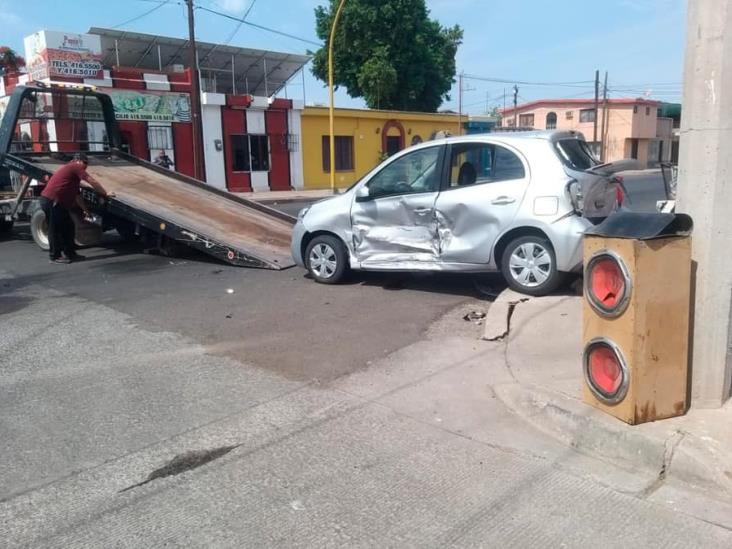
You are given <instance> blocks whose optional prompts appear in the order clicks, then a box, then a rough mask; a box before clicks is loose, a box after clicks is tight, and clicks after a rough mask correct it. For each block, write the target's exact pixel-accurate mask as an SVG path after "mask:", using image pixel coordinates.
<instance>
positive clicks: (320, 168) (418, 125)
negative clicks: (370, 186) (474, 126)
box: [302, 107, 467, 189]
mask: <svg viewBox="0 0 732 549" xmlns="http://www.w3.org/2000/svg"><path fill="white" fill-rule="evenodd" d="M463 118H464V119H465V118H467V117H463ZM334 129H335V132H334V133H335V136H336V138H335V165H336V187H339V188H343V187H348V186H350V185H351V184H353V183H355V182H356V181H357V180H358V179H359V178H361V177H363V176H364V175H365V174H366V173H368V172H369V171H370V170H371V169H373V168H374V167H375V166H376V165H378V164H379V163H380V162H381V161H382V160H383V159H384V158H386V157H387V156H390V155H392V154H394V153H395V152H397V151H400V150H401V149H403V148H405V147H408V146H410V145H414V144H417V143H421V142H422V141H428V140H430V139H433V138H434V137H435V135H437V134H438V133H439V132H444V133H448V134H452V135H456V134H457V133H458V130H459V117H458V115H456V114H439V113H423V112H399V111H380V110H367V109H335V127H334ZM328 135H329V130H328V108H327V107H305V110H304V111H303V113H302V155H303V172H304V183H305V188H306V189H325V188H329V187H330V154H329V141H328Z"/></svg>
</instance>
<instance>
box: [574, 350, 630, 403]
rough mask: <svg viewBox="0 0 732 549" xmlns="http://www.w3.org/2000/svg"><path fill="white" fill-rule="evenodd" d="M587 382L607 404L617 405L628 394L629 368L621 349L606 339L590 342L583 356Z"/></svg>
mask: <svg viewBox="0 0 732 549" xmlns="http://www.w3.org/2000/svg"><path fill="white" fill-rule="evenodd" d="M583 363H584V374H585V381H586V382H587V385H588V386H589V387H590V390H591V391H592V392H593V393H594V394H595V396H597V398H598V399H600V400H601V401H602V402H604V403H605V404H617V403H618V402H620V401H621V400H623V399H624V398H625V395H626V393H627V392H628V382H629V379H628V366H627V364H626V362H625V358H624V357H623V355H622V353H621V352H620V349H619V348H618V346H617V345H615V344H614V343H613V342H612V341H610V340H609V339H606V338H597V339H594V340H592V341H590V342H589V343H588V345H587V347H585V352H584V356H583Z"/></svg>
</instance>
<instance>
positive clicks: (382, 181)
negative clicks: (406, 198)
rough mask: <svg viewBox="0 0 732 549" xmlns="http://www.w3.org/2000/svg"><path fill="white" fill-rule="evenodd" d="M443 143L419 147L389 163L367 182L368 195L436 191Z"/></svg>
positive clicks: (377, 195) (378, 195)
mask: <svg viewBox="0 0 732 549" xmlns="http://www.w3.org/2000/svg"><path fill="white" fill-rule="evenodd" d="M440 150H441V146H436V147H429V148H425V149H419V150H416V151H413V152H410V153H408V154H405V155H404V156H402V157H399V158H397V159H396V160H394V161H393V162H391V163H389V164H387V165H386V166H385V167H384V168H383V169H382V170H381V171H380V172H379V173H377V174H376V175H375V176H374V177H372V178H371V180H370V181H369V182H368V183H367V184H366V186H367V187H368V189H369V196H371V197H380V196H390V195H398V194H413V193H425V192H437V190H438V189H439V182H440V178H439V174H438V173H437V164H438V160H439V158H440Z"/></svg>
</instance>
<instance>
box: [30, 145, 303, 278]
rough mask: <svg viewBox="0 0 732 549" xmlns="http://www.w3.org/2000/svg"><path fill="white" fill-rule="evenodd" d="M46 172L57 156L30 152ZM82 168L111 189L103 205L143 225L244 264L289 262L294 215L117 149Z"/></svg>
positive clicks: (270, 265)
mask: <svg viewBox="0 0 732 549" xmlns="http://www.w3.org/2000/svg"><path fill="white" fill-rule="evenodd" d="M35 160H36V163H37V164H38V165H39V167H42V168H44V169H46V170H48V171H50V172H53V171H55V170H56V169H57V168H58V167H59V166H60V165H61V164H63V162H60V161H57V160H54V159H51V158H48V157H42V158H36V159H35ZM87 171H88V172H89V173H90V174H91V175H92V176H93V177H94V178H95V179H97V180H98V181H99V182H100V183H101V184H102V185H103V186H104V188H105V189H107V191H109V192H113V193H115V197H114V198H112V199H111V200H110V201H109V203H108V205H107V209H108V210H109V211H110V212H111V213H113V214H116V215H118V216H120V217H123V218H125V219H127V220H130V221H132V222H134V223H138V224H140V225H142V226H143V227H146V228H147V229H150V230H153V231H155V232H157V233H160V234H163V235H166V236H169V237H171V238H173V239H175V240H177V241H179V242H182V243H185V244H188V245H189V246H192V247H194V248H197V249H199V250H201V251H203V252H205V253H207V254H210V255H213V256H215V257H218V258H220V259H222V260H223V261H226V262H228V263H231V264H233V265H241V266H246V267H261V268H268V269H284V268H287V267H292V266H293V265H294V262H293V261H292V256H291V255H290V237H291V233H292V226H293V225H294V223H295V220H294V218H292V217H291V216H288V215H287V214H283V213H281V212H279V211H277V210H273V209H272V208H268V207H266V206H263V205H261V204H257V203H256V202H253V201H250V200H246V199H244V198H240V197H238V196H234V195H230V194H228V193H226V192H224V191H219V190H218V189H214V188H212V187H208V186H207V185H205V184H203V183H200V182H198V181H196V180H194V179H192V178H188V177H186V176H183V175H181V174H177V173H174V172H168V171H167V170H165V169H163V168H159V167H157V166H154V165H152V164H150V163H147V162H144V161H141V160H139V159H136V158H133V157H128V156H127V155H125V154H124V153H119V156H118V157H101V156H91V155H90V163H89V167H88V168H87Z"/></svg>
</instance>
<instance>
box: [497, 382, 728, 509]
mask: <svg viewBox="0 0 732 549" xmlns="http://www.w3.org/2000/svg"><path fill="white" fill-rule="evenodd" d="M493 391H494V393H495V395H496V397H497V398H498V399H499V400H500V401H501V402H503V404H504V405H505V406H506V407H507V408H508V409H509V410H511V411H512V412H513V413H514V414H516V415H517V416H519V417H521V418H522V419H523V420H524V421H526V422H527V423H529V424H530V425H531V426H533V427H534V428H536V429H538V430H539V431H542V432H544V433H545V434H548V435H550V436H552V437H554V438H555V439H557V440H559V441H561V442H563V443H564V444H566V445H567V446H569V447H571V448H574V449H576V450H577V451H579V452H581V453H584V454H587V455H589V456H592V457H595V458H597V459H600V460H603V461H607V462H610V463H612V464H614V465H616V466H619V467H621V468H625V469H629V470H635V471H638V472H645V473H648V474H650V475H651V478H652V479H653V480H652V482H650V483H649V485H648V486H646V487H645V488H644V489H643V490H642V492H641V493H640V494H639V495H641V496H643V497H649V496H650V495H651V494H653V493H654V492H655V491H657V490H658V489H659V488H660V487H661V486H662V485H663V484H664V483H665V482H666V481H671V482H673V483H674V484H675V485H677V486H682V487H684V488H685V489H691V490H692V491H695V492H699V493H704V494H706V495H707V496H708V497H711V498H713V499H716V500H721V501H726V502H732V472H730V469H731V467H730V465H729V464H730V463H731V462H732V459H730V458H732V441H731V440H730V437H729V436H728V435H720V434H719V433H717V434H716V435H715V434H714V433H709V435H711V436H705V435H703V434H700V433H702V429H701V428H700V425H701V424H702V423H705V422H707V423H708V422H714V423H715V424H719V423H720V422H727V424H728V422H729V418H730V415H732V411H731V410H702V411H695V410H692V411H691V412H690V413H689V414H688V415H687V416H682V417H679V418H673V419H670V420H666V421H663V422H653V423H646V424H642V425H637V426H633V425H628V424H626V423H623V422H621V421H617V420H615V419H613V418H612V417H611V416H608V415H607V414H604V413H602V412H600V411H599V410H596V409H595V408H593V407H591V406H588V405H586V404H584V403H583V402H582V401H581V400H579V399H576V398H572V397H571V396H568V395H566V394H562V393H560V392H556V391H549V390H546V389H544V388H543V387H541V386H538V385H529V384H518V383H510V384H501V385H496V386H494V387H493ZM710 416H714V419H711V418H710Z"/></svg>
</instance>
